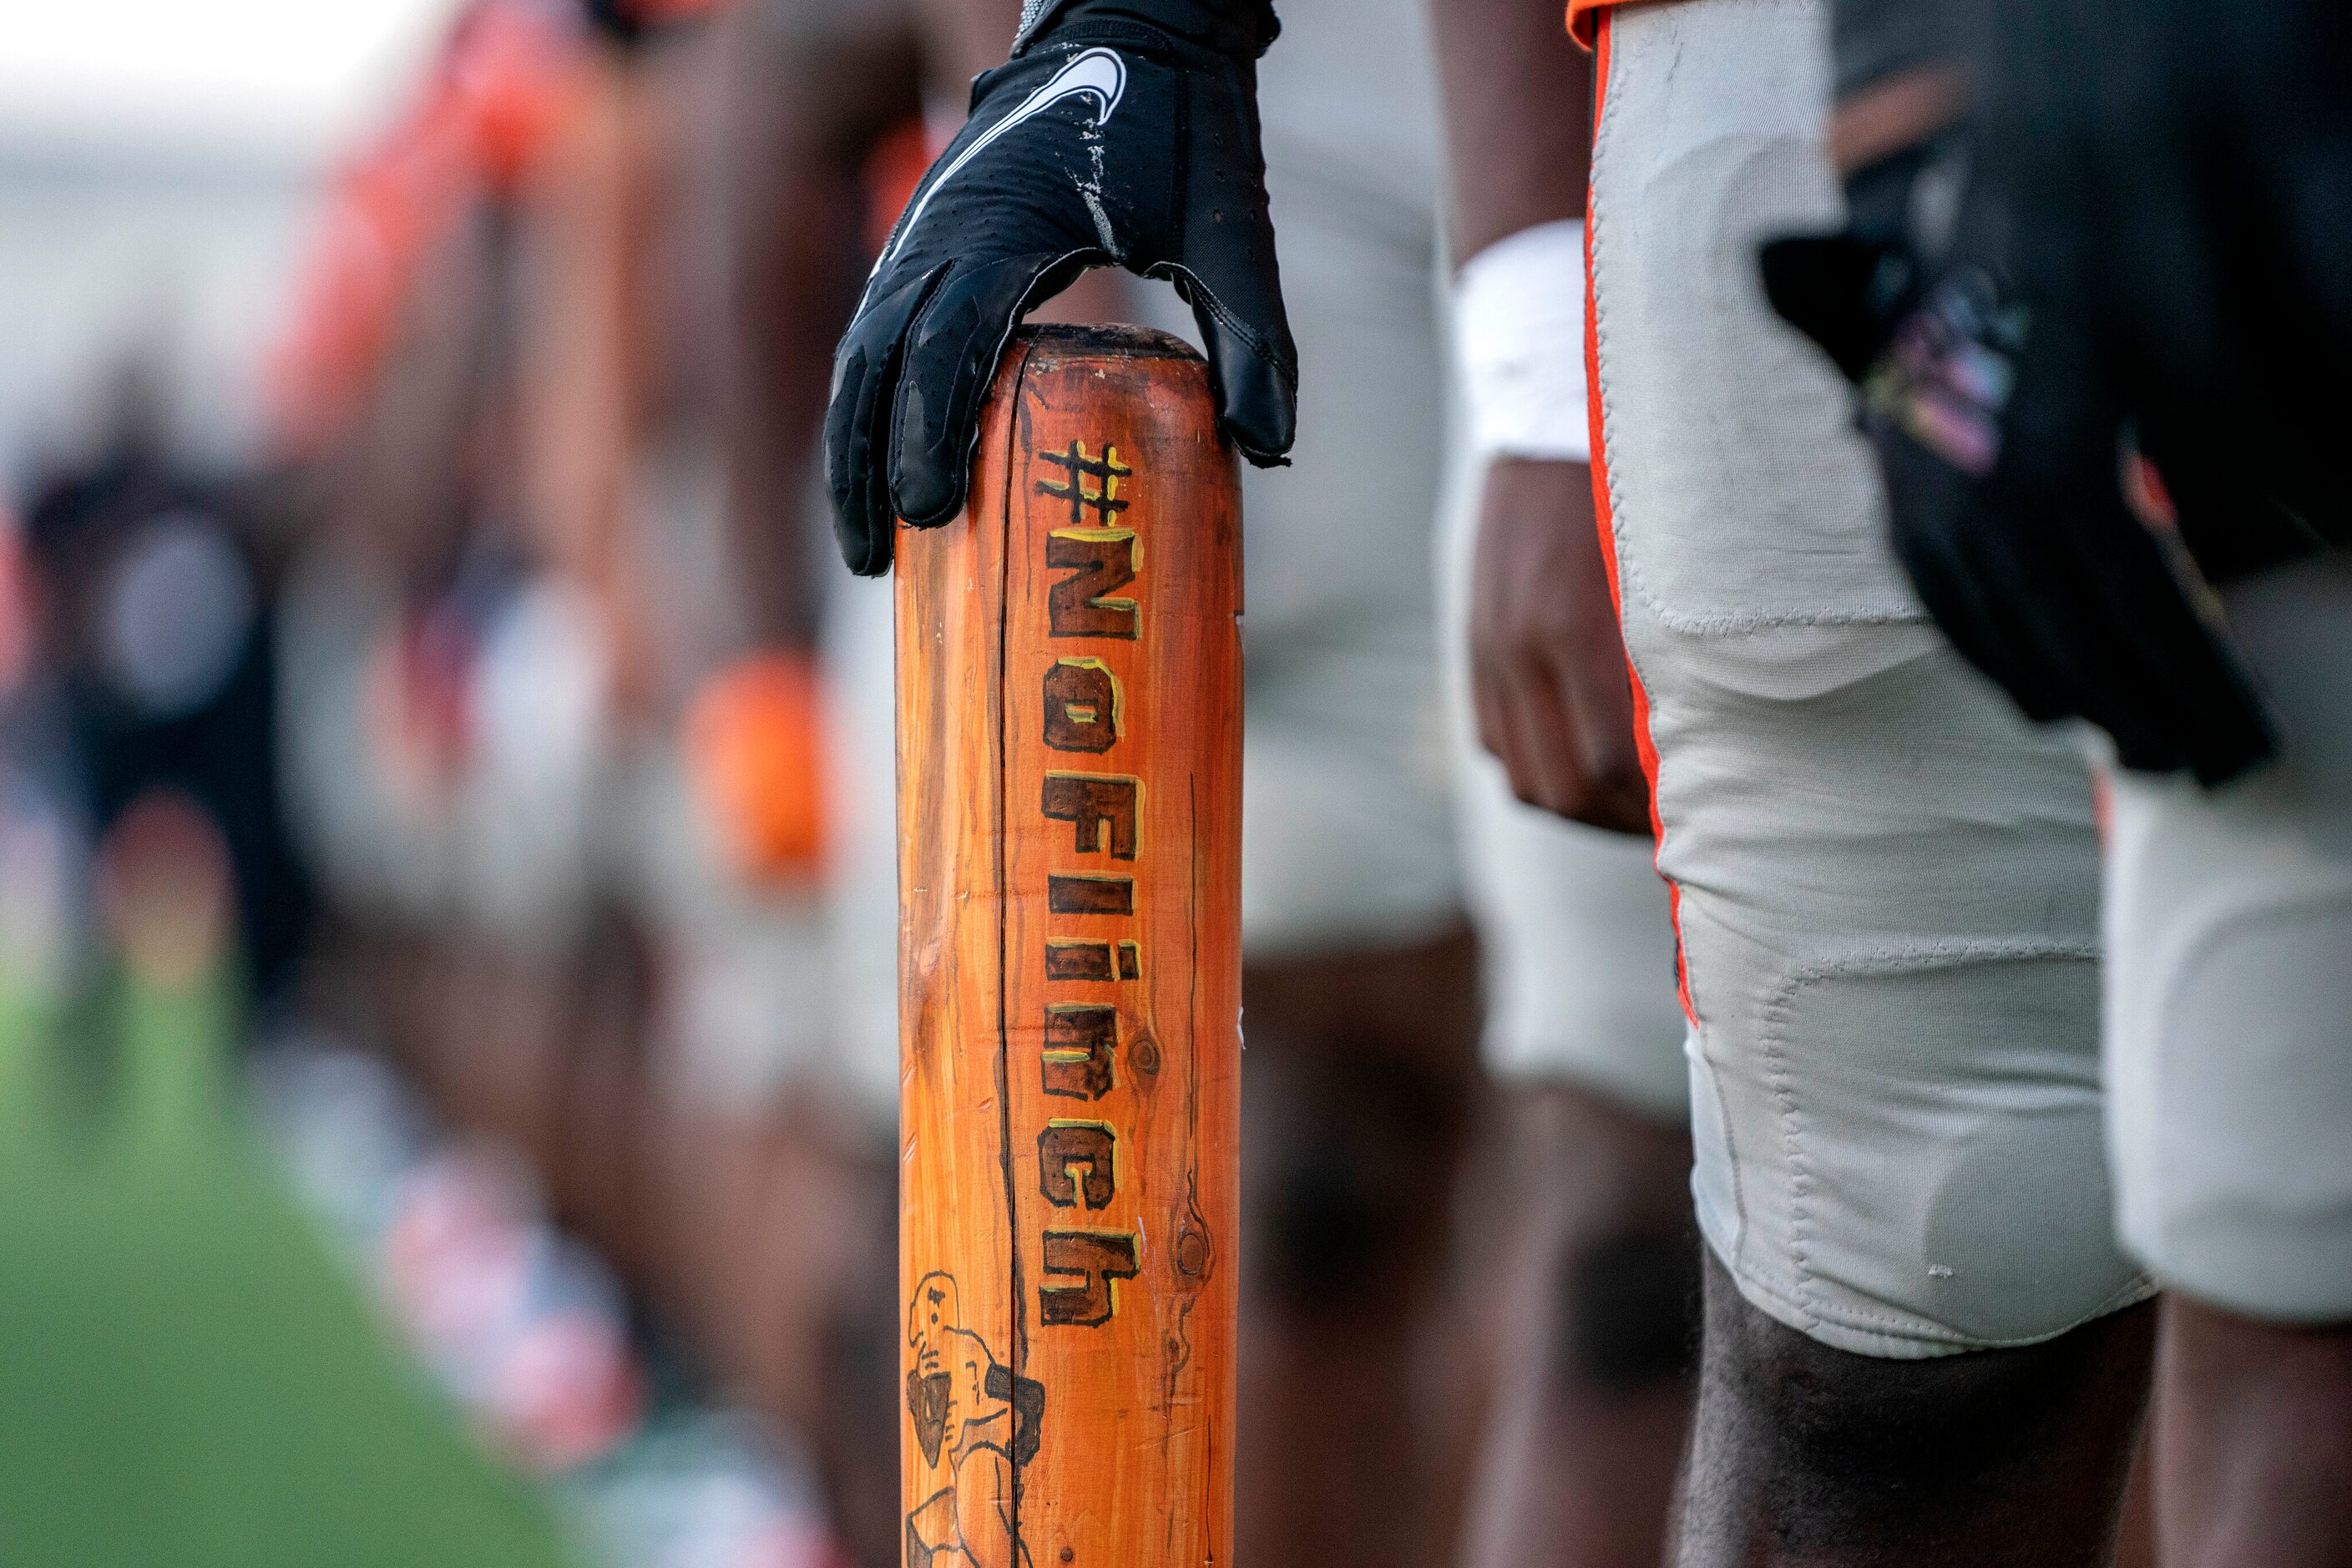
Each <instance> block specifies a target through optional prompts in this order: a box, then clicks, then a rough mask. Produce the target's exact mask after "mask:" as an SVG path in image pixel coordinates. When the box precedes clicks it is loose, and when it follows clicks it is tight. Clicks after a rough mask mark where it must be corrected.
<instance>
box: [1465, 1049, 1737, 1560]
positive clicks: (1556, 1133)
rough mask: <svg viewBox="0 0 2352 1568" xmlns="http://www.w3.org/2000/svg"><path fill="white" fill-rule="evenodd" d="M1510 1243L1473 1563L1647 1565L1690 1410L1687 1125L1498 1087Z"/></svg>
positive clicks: (1694, 1315)
mask: <svg viewBox="0 0 2352 1568" xmlns="http://www.w3.org/2000/svg"><path fill="white" fill-rule="evenodd" d="M1505 1100H1506V1107H1505V1115H1506V1118H1507V1122H1508V1124H1509V1138H1510V1142H1511V1149H1510V1154H1511V1160H1510V1167H1509V1171H1510V1173H1509V1177H1508V1179H1507V1183H1506V1184H1505V1187H1504V1194H1503V1201H1502V1202H1501V1203H1500V1204H1499V1205H1497V1206H1498V1207H1499V1208H1500V1209H1501V1210H1502V1211H1503V1213H1504V1215H1505V1216H1506V1218H1505V1224H1506V1225H1507V1238H1506V1240H1505V1243H1504V1245H1505V1247H1506V1249H1507V1257H1506V1260H1505V1263H1504V1274H1503V1278H1502V1281H1501V1287H1500V1289H1499V1290H1498V1291H1497V1293H1496V1300H1494V1302H1493V1303H1492V1304H1491V1305H1492V1312H1491V1315H1492V1318H1493V1323H1492V1327H1491V1329H1490V1333H1491V1334H1492V1336H1493V1340H1492V1346H1493V1348H1492V1352H1491V1353H1492V1358H1493V1360H1492V1366H1491V1369H1490V1375H1491V1378H1492V1383H1493V1390H1494V1393H1493V1404H1492V1405H1491V1407H1490V1409H1489V1411H1488V1413H1487V1419H1486V1430H1485V1433H1484V1434H1483V1440H1482V1443H1481V1446H1480V1447H1481V1454H1480V1462H1479V1466H1478V1479H1477V1481H1476V1483H1475V1489H1474V1491H1473V1494H1472V1500H1471V1504H1470V1509H1469V1517H1468V1519H1467V1521H1466V1526H1467V1528H1466V1530H1465V1549H1464V1552H1463V1562H1464V1563H1465V1564H1466V1565H1467V1568H1550V1565H1552V1564H1557V1563H1575V1564H1577V1565H1578V1568H1619V1565H1621V1564H1622V1565H1623V1568H1652V1565H1654V1564H1655V1563H1658V1562H1659V1561H1660V1559H1661V1558H1662V1557H1663V1555H1664V1549H1665V1547H1664V1543H1665V1533H1666V1518H1667V1510H1668V1506H1669V1504H1670V1502H1671V1500H1672V1496H1673V1492H1674V1485H1675V1471H1676V1470H1677V1468H1679V1466H1680V1463H1681V1459H1682V1451H1683V1436H1684V1429H1685V1426H1686V1425H1687V1423H1688V1418H1689V1415H1690V1403H1691V1394H1692V1384H1693V1382H1694V1374H1695V1372H1696V1359H1697V1357H1696V1351H1697V1343H1698V1310H1699V1266H1698V1257H1699V1242H1698V1232H1697V1230H1696V1226H1694V1225H1693V1224H1692V1221H1691V1205H1690V1159H1691V1154H1690V1138H1689V1135H1688V1134H1687V1132H1685V1131H1684V1130H1683V1129H1682V1128H1681V1127H1679V1126H1665V1125H1661V1124H1660V1123H1658V1122H1655V1121H1648V1120H1645V1119H1643V1118H1642V1117H1638V1116H1634V1115H1633V1114H1631V1113H1629V1112H1627V1111H1625V1110H1620V1109H1619V1108H1617V1107H1616V1106H1613V1105H1611V1104H1609V1103H1607V1102H1605V1101H1602V1100H1596V1099H1594V1098H1592V1097H1591V1096H1590V1095H1586V1094H1582V1093H1580V1092H1578V1091H1576V1090H1574V1089H1567V1088H1563V1087H1544V1088H1529V1089H1515V1090H1513V1091H1511V1092H1510V1093H1509V1094H1507V1096H1506V1097H1505Z"/></svg>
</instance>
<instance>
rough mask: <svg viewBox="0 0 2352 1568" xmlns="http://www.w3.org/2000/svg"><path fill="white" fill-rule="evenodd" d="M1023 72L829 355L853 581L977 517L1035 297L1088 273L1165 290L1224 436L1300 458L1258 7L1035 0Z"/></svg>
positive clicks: (968, 136)
mask: <svg viewBox="0 0 2352 1568" xmlns="http://www.w3.org/2000/svg"><path fill="white" fill-rule="evenodd" d="M1029 13H1030V14H1029V15H1028V16H1026V17H1025V18H1024V26H1023V30H1022V34H1021V37H1020V41H1019V42H1018V44H1017V45H1016V47H1015V50H1014V53H1013V58H1012V59H1011V60H1010V61H1008V62H1007V63H1006V64H1004V65H1003V66H1000V67H998V68H996V69H994V70H992V71H989V72H987V73H986V74H984V75H982V77H980V78H979V79H977V80H976V81H975V82H974V83H973V84H972V100H971V120H970V121H969V122H968V123H967V124H966V125H965V127H964V129H963V131H962V132H961V134H960V135H958V136H957V137H956V139H955V141H954V142H952V143H951V144H950V146H949V147H948V149H947V151H946V152H944V153H941V154H940V159H939V162H938V163H934V164H933V165H932V166H931V170H930V172H929V174H926V175H925V176H924V177H923V181H922V184H920V185H919V186H918V187H917V188H916V192H915V195H914V199H913V200H912V201H910V202H909V203H908V206H907V210H906V212H905V214H904V215H903V216H901V217H900V218H899V220H898V226H897V228H896V229H895V230H894V231H893V232H892V233H891V236H890V241H889V243H888V244H887V245H886V246H885V247H883V250H882V256H881V258H880V259H879V260H878V261H877V263H876V264H875V268H874V273H873V276H872V277H871V278H870V279H867V282H866V293H865V297H864V298H863V299H862V300H860V302H859V304H858V308H857V313H856V316H855V317H854V318H853V319H852V320H851V321H850V324H849V330H848V331H847V332H846V333H845V334H844V336H843V338H842V341H841V347H840V348H839V350H838V351H836V353H835V357H834V370H833V394H832V405H831V406H830V407H829V408H828V409H827V411H826V414H825V424H824V455H825V478H826V480H827V483H828V485H829V486H830V488H831V489H832V494H833V509H834V530H835V533H836V534H837V535H838V536H839V538H840V541H841V552H842V555H843V557H844V558H845V560H846V561H847V562H848V563H849V568H850V570H851V571H853V572H856V573H859V574H865V575H868V576H878V575H881V574H884V573H887V572H888V571H889V569H890V553H891V529H892V525H893V520H894V518H903V519H905V520H906V521H908V523H911V524H912V525H914V526H916V527H918V528H929V527H936V526H937V525H939V524H940V523H943V522H945V521H948V520H949V519H950V518H951V517H953V516H954V515H955V514H956V512H957V511H958V510H960V509H961V507H962V505H963V500H964V492H965V489H966V488H967V486H968V485H969V483H970V478H971V456H972V448H973V447H974V445H975V444H976V443H977V441H978V439H979V433H980V429H979V427H980V405H981V401H982V398H983V397H984V396H985V395H986V394H987V392H988V388H989V384H990V382H991V380H992V378H993V376H994V374H995V371H996V363H997V359H998V357H999V355H1000V354H1001V353H1003V348H1004V344H1005V341H1006V340H1007V339H1008V338H1009V337H1010V336H1011V335H1012V332H1013V327H1014V326H1015V324H1017V323H1018V322H1019V321H1020V320H1021V317H1022V314H1023V313H1024V311H1025V310H1027V309H1028V307H1029V306H1030V305H1032V304H1033V303H1034V302H1035V301H1037V300H1041V299H1043V298H1045V297H1046V296H1048V295H1050V294H1052V293H1054V292H1055V291H1057V290H1058V289H1061V288H1063V287H1064V286H1065V285H1066V284H1067V283H1068V282H1069V281H1070V279H1073V278H1075V277H1076V275H1077V274H1078V273H1080V272H1082V271H1084V270H1085V269H1087V268H1090V267H1099V266H1108V265H1114V264H1115V265H1118V266H1121V267H1125V268H1128V269H1129V271H1132V272H1137V273H1140V274H1142V275H1143V276H1145V277H1149V278H1165V279H1170V280H1171V281H1172V282H1173V283H1174V284H1175V286H1176V288H1177V290H1178V292H1180V293H1181V295H1182V296H1183V297H1184V299H1185V300H1187V301H1188V302H1189V303H1190V304H1191V305H1192V312H1193V315H1194V317H1195V319H1196V320H1197V321H1199V323H1200V327H1201V332H1202V339H1203V341H1204V342H1206V343H1207V345H1208V349H1209V368H1210V374H1211V377H1212V379H1213V384H1214V386H1215V388H1216V394H1217V407H1218V415H1219V417H1220V420H1221V422H1222V424H1223V428H1224V430H1225V433H1226V434H1227V435H1228V436H1229V437H1231V438H1232V440H1233V442H1234V445H1235V446H1236V447H1239V448H1240V449H1241V451H1242V454H1243V455H1244V457H1246V458H1249V459H1250V460H1251V461H1252V462H1254V463H1256V464H1258V465H1260V466H1266V465H1271V464H1275V463H1278V462H1280V461H1282V459H1283V454H1284V453H1286V452H1287V451H1288V450H1289V449H1290V443H1291V437H1292V431H1293V426H1294V423H1295V420H1296V416H1297V400H1298V372H1297V349H1296V347H1295V346H1294V345H1293V343H1292V342H1291V337H1290V325H1289V322H1288V321H1287V319H1286V317H1285V316H1284V313H1283V307H1282V286H1281V281H1280V279H1279V277H1278V276H1277V274H1276V268H1275V250H1274V226H1273V223H1272V221H1271V220H1270V218H1269V217H1268V215H1267V211H1266V195H1265V158H1264V156H1263V154H1262V153H1261V152H1260V150H1259V144H1258V118H1257V102H1256V91H1257V88H1256V66H1255V61H1256V58H1257V56H1258V54H1259V53H1260V52H1261V51H1262V50H1263V49H1264V48H1265V45H1266V44H1267V43H1269V42H1271V41H1272V37H1273V32H1274V17H1273V13H1272V11H1271V10H1270V9H1269V8H1268V7H1267V5H1265V0H1061V3H1060V4H1058V5H1040V4H1038V3H1036V0H1032V4H1031V5H1030V7H1029Z"/></svg>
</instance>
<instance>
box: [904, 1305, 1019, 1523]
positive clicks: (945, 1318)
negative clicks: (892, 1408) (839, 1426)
mask: <svg viewBox="0 0 2352 1568" xmlns="http://www.w3.org/2000/svg"><path fill="white" fill-rule="evenodd" d="M962 1321H963V1320H962V1314H961V1304H960V1300H959V1295H958V1291H957V1289H956V1282H955V1277H954V1276H952V1275H950V1274H943V1273H933V1274H927V1275H925V1276H923V1279H922V1280H921V1282H920V1283H919V1284H918V1285H917V1286H916V1287H915V1299H914V1300H913V1302H912V1303H911V1304H910V1305H909V1306H908V1309H907V1343H908V1346H909V1347H911V1348H912V1349H913V1351H914V1352H915V1368H914V1370H913V1371H912V1372H909V1373H908V1374H907V1414H908V1416H909V1417H910V1418H911V1419H912V1420H913V1421H914V1423H915V1441H916V1443H917V1445H918V1446H919V1447H921V1449H922V1451H923V1464H924V1466H925V1467H926V1468H927V1469H928V1470H929V1472H930V1476H931V1479H933V1480H935V1481H937V1482H938V1485H937V1487H936V1489H934V1490H933V1491H931V1492H930V1494H929V1496H927V1497H926V1498H925V1499H924V1500H923V1501H922V1502H921V1503H920V1504H919V1506H917V1508H916V1509H915V1510H914V1511H913V1512H911V1513H909V1514H908V1516H907V1563H908V1568H963V1565H964V1564H967V1563H968V1564H970V1565H971V1568H1028V1565H1029V1563H1030V1557H1029V1552H1028V1549H1027V1548H1026V1547H1024V1546H1023V1545H1022V1544H1021V1542H1019V1540H1017V1539H1016V1538H1015V1537H1014V1535H1013V1497H1014V1494H1015V1493H1016V1492H1017V1491H1018V1490H1019V1489H1020V1484H1021V1481H1020V1475H1021V1467H1022V1466H1024V1465H1025V1464H1027V1463H1028V1462H1029V1460H1030V1458H1032V1457H1033V1456H1034V1454H1035V1453H1036V1452H1037V1426H1038V1422H1039V1420H1040V1418H1041V1417H1043V1416H1044V1415H1045V1389H1044V1387H1042V1386H1041V1385H1040V1384H1037V1383H1036V1382H1034V1380H1032V1379H1030V1378H1025V1377H1015V1376H1014V1375H1013V1369H1012V1368H1011V1367H1008V1366H1006V1365H1004V1364H1003V1363H1001V1362H999V1361H998V1360H997V1359H996V1357H995V1356H994V1355H993V1354H992V1352H990V1350H989V1348H988V1345H987V1343H986V1342H984V1341H983V1340H982V1339H981V1337H980V1336H979V1335H978V1334H975V1333H973V1332H972V1331H971V1330H969V1329H966V1328H964V1327H963V1326H962Z"/></svg>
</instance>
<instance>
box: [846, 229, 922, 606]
mask: <svg viewBox="0 0 2352 1568" xmlns="http://www.w3.org/2000/svg"><path fill="white" fill-rule="evenodd" d="M948 267H949V264H946V263H942V264H941V265H940V266H939V267H935V268H932V269H931V270H930V271H929V272H927V273H924V274H922V275H921V276H919V277H916V278H912V279H908V280H907V281H906V282H905V283H904V284H902V285H901V286H900V287H898V289H894V290H892V291H891V292H890V293H888V294H886V295H884V296H883V297H882V298H881V299H880V300H877V301H875V303H874V305H873V307H872V308H871V309H869V310H866V311H865V312H864V313H863V314H861V315H860V316H859V317H858V318H857V320H856V321H852V322H851V323H850V326H849V331H848V332H847V334H846V335H845V336H844V337H843V339H842V342H841V347H840V349H839V350H838V351H837V352H836V353H835V355H834V361H833V390H832V395H831V397H830V400H829V401H828V402H827V404H826V406H825V412H824V475H825V487H826V489H828V490H829V491H830V492H831V493H832V498H833V532H834V537H835V540H837V541H838V542H840V545H841V557H842V559H843V560H844V561H845V562H846V563H848V565H849V569H850V570H851V571H852V572H855V573H856V574H858V575H859V576H861V577H879V576H883V575H885V574H887V573H888V572H889V570H890V548H891V538H890V535H891V524H892V521H893V519H892V517H891V512H890V497H889V492H888V490H887V488H886V487H885V486H884V485H883V483H882V482H881V472H882V470H881V466H880V464H879V462H878V461H877V459H878V458H880V457H881V455H882V453H881V448H880V444H879V437H881V435H882V433H883V431H882V425H881V421H882V420H883V419H884V418H885V417H886V416H887V410H888V409H889V406H890V398H891V394H892V393H893V392H894V391H895V390H896V388H897V386H898V373H899V363H900V361H901V360H902V358H903V357H904V353H905V344H906V334H907V324H908V321H911V320H913V318H914V314H915V311H916V310H917V309H918V308H919V307H920V305H921V304H922V302H923V300H925V299H926V298H927V297H928V296H929V292H930V290H931V289H933V288H934V287H935V286H936V285H937V283H938V281H939V279H940V277H941V276H942V275H943V274H945V273H946V272H947V270H948Z"/></svg>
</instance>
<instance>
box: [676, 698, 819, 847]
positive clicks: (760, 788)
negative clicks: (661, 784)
mask: <svg viewBox="0 0 2352 1568" xmlns="http://www.w3.org/2000/svg"><path fill="white" fill-rule="evenodd" d="M686 754H687V766H688V770H689V771H690V773H691V775H692V778H693V782H694V788H695V792H696V794H697V795H698V796H699V797H700V799H701V802H702V806H703V809H704V811H705V812H706V813H707V814H708V815H709V818H710V820H711V821H712V822H713V823H715V824H716V825H717V826H718V830H719V836H720V837H721V839H722V840H723V841H724V843H725V844H726V846H727V849H728V852H729V854H730V856H731V857H732V858H733V859H734V862H735V866H736V869H737V870H738V871H739V872H740V874H741V875H742V876H743V877H744V878H746V879H748V880H750V881H751V882H753V883H756V884H759V885H761V886H775V885H777V884H779V883H782V882H789V881H805V880H810V879H814V878H815V876H816V875H817V873H818V871H819V869H820V865H819V862H820V859H821V858H822V856H823V855H824V830H825V800H824V795H825V789H824V700H823V692H822V690H821V689H820V683H819V679H818V677H817V672H816V668H815V665H814V661H813V660H811V659H810V658H807V657H806V656H805V655H799V654H761V655H755V656H753V657H752V658H746V659H743V660H741V661H740V662H739V663H737V664H736V665H734V666H733V667H731V668H728V669H725V670H722V671H720V672H719V674H718V675H716V676H714V677H712V678H711V679H710V680H709V681H708V682H707V683H705V685H704V686H703V688H702V690H701V692H700V693H699V694H698V696H697V697H696V698H695V700H694V704H693V708H692V710H690V711H689V712H688V715H687V721H686Z"/></svg>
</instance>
